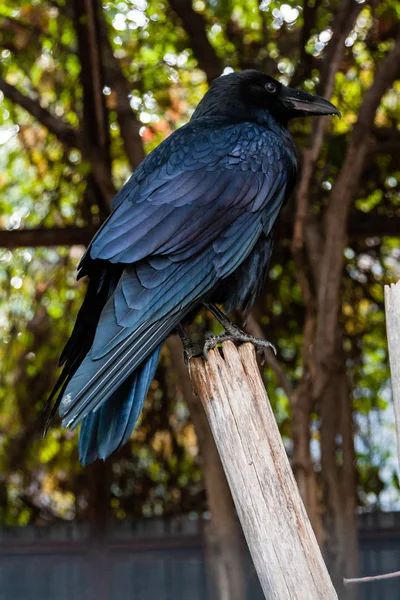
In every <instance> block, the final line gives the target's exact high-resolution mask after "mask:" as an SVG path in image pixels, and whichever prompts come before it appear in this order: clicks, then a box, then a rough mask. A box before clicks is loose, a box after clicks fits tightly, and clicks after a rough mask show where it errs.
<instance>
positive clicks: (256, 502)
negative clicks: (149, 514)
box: [190, 342, 337, 600]
mask: <svg viewBox="0 0 400 600" xmlns="http://www.w3.org/2000/svg"><path fill="white" fill-rule="evenodd" d="M222 349H223V356H221V354H220V352H219V350H211V351H210V352H209V356H208V360H207V361H206V360H204V359H202V358H195V359H192V360H191V361H190V375H191V379H192V382H193V387H194V390H195V392H196V394H197V395H198V396H199V397H200V399H201V402H202V403H203V406H204V408H205V411H206V414H207V417H208V420H209V422H210V426H211V429H212V432H213V435H214V438H215V441H216V444H217V447H218V451H219V453H220V456H221V460H222V464H223V466H224V469H225V473H226V475H227V479H228V482H229V486H230V488H231V492H232V496H233V500H234V502H235V505H236V509H237V512H238V515H239V519H240V522H241V524H242V528H243V532H244V535H245V537H246V540H247V543H248V546H249V549H250V553H251V555H252V558H253V562H254V565H255V568H256V570H257V573H258V577H259V579H260V582H261V586H262V588H263V591H264V594H265V597H266V598H267V600H323V599H329V600H334V599H336V600H337V595H336V592H335V589H334V587H333V584H332V582H331V580H330V577H329V575H328V571H327V569H326V566H325V563H324V561H323V559H322V555H321V552H320V549H319V547H318V543H317V541H316V538H315V536H314V533H313V531H312V528H311V525H310V522H309V520H308V517H307V514H306V511H305V508H304V506H303V502H302V500H301V498H300V494H299V492H298V489H297V485H296V482H295V479H294V476H293V473H292V470H291V468H290V464H289V461H288V459H287V456H286V452H285V448H284V446H283V443H282V440H281V436H280V433H279V430H278V427H277V424H276V421H275V418H274V415H273V412H272V409H271V406H270V404H269V400H268V396H267V394H266V391H265V387H264V384H263V381H262V379H261V376H260V372H259V369H258V365H257V360H256V354H255V350H254V347H253V345H252V344H243V345H242V346H240V347H239V348H236V346H235V345H234V344H233V343H232V342H225V343H224V344H223V346H222Z"/></svg>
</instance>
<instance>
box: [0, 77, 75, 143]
mask: <svg viewBox="0 0 400 600" xmlns="http://www.w3.org/2000/svg"><path fill="white" fill-rule="evenodd" d="M0 90H1V91H2V92H3V94H4V95H5V97H6V98H8V99H9V100H11V102H13V103H14V104H18V105H19V106H21V107H22V108H24V109H25V110H26V111H27V112H28V113H29V114H30V115H32V117H34V118H35V119H37V120H38V121H39V122H40V123H41V124H42V125H44V127H46V128H47V129H48V130H49V131H50V133H52V134H53V135H55V136H56V137H57V138H58V140H59V141H60V142H61V143H62V144H64V145H65V146H67V147H69V148H80V139H79V138H80V134H79V131H78V130H77V129H73V128H72V127H70V126H69V125H68V124H67V123H66V122H65V121H64V120H63V119H61V118H60V117H55V116H54V115H52V114H51V113H50V112H49V111H48V110H46V109H45V108H42V106H40V102H39V101H38V100H33V99H32V98H29V96H25V95H24V94H22V92H20V91H19V90H18V89H17V88H15V87H14V86H12V85H10V84H9V83H7V82H6V80H5V79H4V78H3V77H2V76H1V75H0Z"/></svg>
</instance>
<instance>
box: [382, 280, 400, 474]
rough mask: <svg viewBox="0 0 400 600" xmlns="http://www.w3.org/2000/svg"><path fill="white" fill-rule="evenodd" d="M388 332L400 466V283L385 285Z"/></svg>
mask: <svg viewBox="0 0 400 600" xmlns="http://www.w3.org/2000/svg"><path fill="white" fill-rule="evenodd" d="M385 310H386V331H387V338H388V346H389V362H390V373H391V377H392V390H393V406H394V416H395V422H396V433H397V455H398V458H399V464H400V281H398V282H397V283H392V285H390V286H389V285H385Z"/></svg>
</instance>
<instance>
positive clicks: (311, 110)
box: [281, 87, 340, 117]
mask: <svg viewBox="0 0 400 600" xmlns="http://www.w3.org/2000/svg"><path fill="white" fill-rule="evenodd" d="M281 98H282V103H283V104H284V106H285V108H286V109H287V110H290V111H291V112H292V113H293V116H299V117H300V116H311V115H337V116H338V117H340V112H339V111H338V109H337V108H336V106H334V105H333V104H332V103H331V102H329V101H328V100H325V98H322V97H321V96H315V95H314V94H310V93H309V92H304V91H303V90H297V89H295V88H290V87H285V88H282V91H281Z"/></svg>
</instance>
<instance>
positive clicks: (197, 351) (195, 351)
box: [183, 342, 203, 365]
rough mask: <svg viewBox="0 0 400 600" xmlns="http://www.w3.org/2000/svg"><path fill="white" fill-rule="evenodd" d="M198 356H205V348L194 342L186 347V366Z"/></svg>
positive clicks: (184, 351) (184, 352)
mask: <svg viewBox="0 0 400 600" xmlns="http://www.w3.org/2000/svg"><path fill="white" fill-rule="evenodd" d="M198 356H203V348H202V347H201V346H200V345H199V344H195V343H194V342H192V343H190V344H185V345H184V348H183V358H184V361H185V364H186V365H188V364H189V361H190V360H191V359H192V358H196V357H198Z"/></svg>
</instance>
